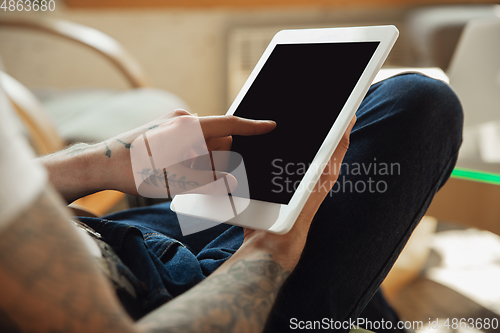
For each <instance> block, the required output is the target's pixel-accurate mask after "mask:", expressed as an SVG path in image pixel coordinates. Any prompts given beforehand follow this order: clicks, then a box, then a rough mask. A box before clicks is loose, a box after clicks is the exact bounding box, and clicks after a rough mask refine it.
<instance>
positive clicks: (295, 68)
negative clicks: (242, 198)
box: [231, 42, 379, 204]
mask: <svg viewBox="0 0 500 333" xmlns="http://www.w3.org/2000/svg"><path fill="white" fill-rule="evenodd" d="M378 45H379V42H352V43H320V44H278V45H276V47H275V48H274V50H273V52H272V53H271V55H270V57H269V59H268V60H267V62H266V63H265V65H264V66H263V68H262V70H261V71H260V73H259V74H258V76H257V77H256V79H255V81H254V82H253V84H252V86H251V87H250V89H249V90H248V92H247V93H246V95H245V97H244V98H243V100H242V101H241V103H240V104H239V106H238V108H237V109H236V111H235V112H234V114H235V115H237V116H240V117H243V118H250V119H270V120H274V121H276V123H277V127H276V129H275V130H274V131H272V132H270V133H268V134H264V135H260V136H249V137H245V136H234V137H233V145H232V149H231V150H233V151H236V152H238V153H240V154H241V155H242V156H243V161H244V163H245V168H246V172H247V175H248V184H249V189H250V198H251V199H255V200H262V201H269V202H274V203H280V204H288V202H289V201H290V199H291V198H292V196H293V193H294V190H295V189H296V188H297V186H298V184H299V183H300V181H301V179H302V178H303V176H304V168H303V165H309V164H310V163H311V162H312V161H313V159H314V156H315V155H316V153H317V151H318V149H319V148H320V147H321V144H322V143H323V141H324V139H325V138H326V136H327V135H328V132H329V131H330V129H331V127H332V126H333V123H334V122H335V120H336V119H337V116H338V115H339V113H340V111H341V110H342V107H343V106H344V104H345V103H346V101H347V99H348V97H349V95H350V94H351V92H352V90H353V89H354V86H355V85H356V83H357V82H358V80H359V78H360V77H361V74H362V73H363V71H364V69H365V68H366V66H367V65H368V62H369V61H370V59H371V58H372V56H373V54H374V53H375V50H376V49H377V46H378ZM285 166H288V167H287V168H286V169H285Z"/></svg>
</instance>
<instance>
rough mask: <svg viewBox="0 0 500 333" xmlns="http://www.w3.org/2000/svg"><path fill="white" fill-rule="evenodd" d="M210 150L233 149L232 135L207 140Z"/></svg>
mask: <svg viewBox="0 0 500 333" xmlns="http://www.w3.org/2000/svg"><path fill="white" fill-rule="evenodd" d="M206 143H207V148H208V150H210V151H212V150H226V151H227V150H231V144H232V143H233V138H232V137H231V136H224V137H222V138H210V139H208V140H206Z"/></svg>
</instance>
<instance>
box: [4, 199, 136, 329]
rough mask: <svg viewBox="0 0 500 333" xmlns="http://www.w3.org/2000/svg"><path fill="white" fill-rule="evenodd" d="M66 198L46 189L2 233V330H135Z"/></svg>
mask: <svg viewBox="0 0 500 333" xmlns="http://www.w3.org/2000/svg"><path fill="white" fill-rule="evenodd" d="M60 204H61V203H60V202H59V201H58V200H56V199H55V195H54V193H53V192H49V191H45V193H43V194H42V195H41V196H40V198H39V199H38V200H37V201H36V202H35V203H34V204H33V206H32V207H31V208H29V209H27V210H26V211H25V212H24V213H23V214H22V215H21V216H20V217H19V218H18V219H17V220H16V221H14V222H13V223H12V224H11V225H10V226H9V229H7V230H5V231H3V232H2V234H0V295H2V297H0V332H4V331H6V328H5V326H4V325H7V324H8V325H9V326H8V327H11V328H12V330H13V331H15V330H14V328H15V327H16V326H18V327H19V329H20V331H23V332H76V331H82V332H126V331H129V329H127V320H128V319H127V318H128V317H127V316H126V314H125V313H124V312H123V310H121V309H120V308H119V306H118V304H117V302H116V300H115V299H114V298H113V297H114V296H113V294H112V293H113V291H112V290H111V286H110V285H109V284H108V283H107V281H106V280H105V279H104V277H103V276H101V274H100V273H99V271H97V269H96V267H95V266H94V264H93V262H92V258H91V257H90V256H89V254H88V253H87V251H86V250H85V247H84V246H83V244H82V243H81V240H80V239H79V238H78V235H77V234H76V232H75V230H74V227H73V226H72V225H71V224H70V222H69V221H68V220H67V217H66V214H65V212H64V210H63V209H62V207H61V206H59V205H60ZM6 319H9V321H8V322H6Z"/></svg>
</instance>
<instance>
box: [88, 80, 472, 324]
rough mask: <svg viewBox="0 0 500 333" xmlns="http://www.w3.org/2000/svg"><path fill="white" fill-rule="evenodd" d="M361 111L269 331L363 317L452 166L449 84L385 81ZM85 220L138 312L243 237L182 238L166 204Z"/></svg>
mask: <svg viewBox="0 0 500 333" xmlns="http://www.w3.org/2000/svg"><path fill="white" fill-rule="evenodd" d="M356 115H357V118H358V120H357V122H356V125H355V126H354V129H353V131H352V133H351V145H350V148H349V150H348V152H347V154H346V156H345V159H344V163H343V166H342V169H341V173H340V177H339V180H338V181H337V184H336V185H335V186H334V187H333V189H332V191H331V192H330V195H328V196H327V197H326V199H325V200H324V202H323V204H322V205H321V207H320V209H319V211H318V212H317V214H316V216H315V218H314V220H313V222H312V225H311V228H310V232H309V235H308V239H307V242H306V245H305V248H304V251H303V253H302V256H301V259H300V261H299V263H298V265H297V267H296V268H295V270H294V271H293V272H292V274H291V275H290V276H289V278H288V279H287V280H286V281H285V284H284V285H283V287H282V289H281V290H280V292H279V294H278V297H277V300H276V303H275V305H274V307H273V309H272V312H271V314H270V317H269V320H268V322H267V326H266V331H267V332H281V331H285V330H288V329H289V328H290V320H291V319H292V318H296V320H303V321H305V320H322V319H323V318H328V319H332V320H336V321H348V320H349V319H350V318H351V319H355V318H357V317H358V316H359V315H360V313H361V311H362V310H363V308H364V307H365V306H366V305H367V304H368V302H369V301H370V299H371V298H372V296H373V295H374V294H375V292H376V291H377V289H378V287H379V285H380V284H381V283H382V281H383V280H384V278H385V276H386V275H387V273H388V272H389V270H390V268H391V267H392V265H393V264H394V262H395V261H396V259H397V257H398V255H399V253H400V252H401V251H402V249H403V247H404V246H405V244H406V242H407V241H408V238H409V237H410V235H411V233H412V231H413V229H414V228H415V227H416V226H417V224H418V222H419V221H420V219H421V218H422V216H423V215H424V214H425V212H426V210H427V208H428V206H429V204H430V203H431V201H432V198H433V196H434V194H435V193H436V192H437V191H438V190H439V188H440V187H441V186H442V185H443V184H444V183H445V182H446V180H447V179H448V177H449V175H450V173H451V171H452V169H453V167H454V165H455V162H456V159H457V154H458V149H459V147H460V144H461V141H462V123H463V115H462V109H461V106H460V102H459V101H458V99H457V97H456V96H455V94H454V93H453V92H452V90H451V89H450V88H449V87H448V86H447V85H446V84H444V83H443V82H441V81H437V80H433V79H430V78H428V77H425V76H423V75H419V74H405V75H400V76H396V77H394V78H391V79H388V80H385V81H382V82H380V83H377V84H375V85H373V86H372V87H371V88H370V90H369V92H368V94H367V96H366V97H365V99H364V100H363V102H362V104H361V106H360V107H359V110H358V111H357V113H356ZM291 116H293V115H291ZM296 116H302V117H303V116H304V115H296ZM304 140H307V138H304ZM81 220H82V221H83V222H85V223H87V224H88V225H89V226H91V227H93V228H94V229H95V230H96V231H98V232H99V233H101V235H103V237H104V239H105V240H106V242H108V243H109V244H110V245H111V246H112V247H113V248H114V249H115V251H116V252H117V254H118V255H119V256H120V258H121V259H122V261H123V263H124V266H123V267H121V268H120V269H121V270H122V271H123V273H124V274H126V275H127V276H129V279H130V280H131V281H133V282H134V283H135V288H136V290H137V294H138V298H137V301H136V304H135V305H136V310H137V311H138V312H137V315H136V316H141V315H143V314H145V313H147V312H149V311H151V310H153V309H155V308H156V307H158V306H160V305H161V304H163V303H165V302H168V301H169V300H171V299H172V298H174V297H176V296H178V295H180V294H182V293H183V292H185V291H186V290H188V289H189V288H191V287H193V286H194V285H196V284H197V283H199V282H201V281H202V280H203V279H204V278H205V277H207V276H208V275H210V274H211V273H212V272H213V271H214V270H215V269H216V268H217V267H219V266H220V265H221V264H222V263H224V262H225V261H226V260H227V259H228V258H229V257H230V256H231V255H232V254H233V253H234V252H235V251H236V250H237V249H238V248H239V246H240V245H241V243H242V241H243V232H242V229H241V228H240V227H235V226H229V225H225V224H221V225H218V226H216V227H213V228H211V229H208V230H205V231H202V232H199V233H196V234H192V235H189V236H186V237H183V236H182V234H181V231H180V228H179V224H178V222H177V219H176V215H175V214H174V213H173V212H172V211H171V210H170V208H169V204H168V203H166V204H160V205H156V206H151V207H146V208H137V209H130V210H127V211H124V212H120V213H116V214H113V215H109V216H106V217H105V218H103V219H92V218H82V219H81Z"/></svg>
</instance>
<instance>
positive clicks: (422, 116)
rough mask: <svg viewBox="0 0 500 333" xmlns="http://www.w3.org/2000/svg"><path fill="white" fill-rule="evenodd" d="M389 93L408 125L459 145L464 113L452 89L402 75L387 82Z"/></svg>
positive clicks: (432, 80) (429, 79) (431, 81)
mask: <svg viewBox="0 0 500 333" xmlns="http://www.w3.org/2000/svg"><path fill="white" fill-rule="evenodd" d="M385 84H387V85H388V87H387V88H389V89H390V90H389V93H390V94H391V95H392V97H393V98H394V101H396V100H397V104H399V105H400V108H398V110H401V111H402V113H403V114H404V117H405V118H407V122H406V123H407V124H408V123H413V124H416V125H418V126H420V127H421V128H424V129H425V131H426V132H432V131H437V132H439V133H441V136H445V137H446V138H448V139H450V140H451V141H453V142H454V143H455V144H456V145H457V149H458V146H459V145H460V143H461V141H462V129H463V111H462V106H461V104H460V101H459V99H458V97H457V96H456V94H455V93H454V91H453V90H452V89H451V87H450V86H449V85H448V84H446V83H445V82H443V81H440V80H436V79H433V78H430V77H428V76H425V75H422V74H405V75H399V76H395V77H393V78H390V79H388V80H386V82H385Z"/></svg>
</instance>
